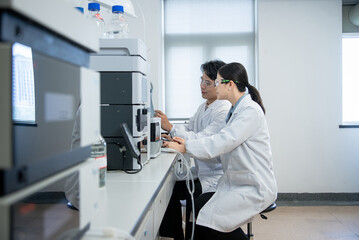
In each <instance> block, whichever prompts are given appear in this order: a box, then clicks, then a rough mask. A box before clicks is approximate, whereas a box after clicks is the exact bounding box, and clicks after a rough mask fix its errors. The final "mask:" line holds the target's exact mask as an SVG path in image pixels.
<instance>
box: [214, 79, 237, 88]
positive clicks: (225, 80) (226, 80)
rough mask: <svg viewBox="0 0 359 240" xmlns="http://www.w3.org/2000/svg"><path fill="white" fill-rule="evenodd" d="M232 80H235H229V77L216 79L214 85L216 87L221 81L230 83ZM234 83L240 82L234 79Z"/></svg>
mask: <svg viewBox="0 0 359 240" xmlns="http://www.w3.org/2000/svg"><path fill="white" fill-rule="evenodd" d="M230 81H233V80H228V79H216V80H215V81H214V86H215V87H218V85H219V83H229V82H230ZM233 82H234V83H239V82H238V81H233Z"/></svg>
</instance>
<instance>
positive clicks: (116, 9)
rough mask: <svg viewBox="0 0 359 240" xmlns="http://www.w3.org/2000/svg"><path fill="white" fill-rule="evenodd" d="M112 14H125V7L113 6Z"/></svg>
mask: <svg viewBox="0 0 359 240" xmlns="http://www.w3.org/2000/svg"><path fill="white" fill-rule="evenodd" d="M112 12H122V13H123V6H121V5H114V6H112Z"/></svg>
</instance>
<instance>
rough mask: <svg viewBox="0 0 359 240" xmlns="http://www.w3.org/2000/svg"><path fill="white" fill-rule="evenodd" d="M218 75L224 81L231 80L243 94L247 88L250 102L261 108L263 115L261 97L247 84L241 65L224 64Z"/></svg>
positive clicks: (234, 63)
mask: <svg viewBox="0 0 359 240" xmlns="http://www.w3.org/2000/svg"><path fill="white" fill-rule="evenodd" d="M218 73H219V74H220V75H221V76H222V77H223V78H224V79H228V80H232V81H233V82H235V83H236V86H237V88H238V90H239V91H240V92H245V91H246V87H247V88H248V92H249V94H250V95H251V98H252V100H253V101H255V102H256V103H258V104H259V106H260V107H261V108H262V110H263V113H265V108H264V106H263V101H262V98H261V95H260V94H259V91H258V90H257V89H256V88H255V87H254V86H252V85H250V84H249V82H248V75H247V71H246V69H245V68H244V66H243V65H242V64H240V63H236V62H233V63H229V64H226V65H224V66H223V67H221V68H220V69H219V70H218Z"/></svg>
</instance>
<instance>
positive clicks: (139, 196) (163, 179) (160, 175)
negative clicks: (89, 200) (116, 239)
mask: <svg viewBox="0 0 359 240" xmlns="http://www.w3.org/2000/svg"><path fill="white" fill-rule="evenodd" d="M175 157H176V154H175V153H164V152H163V153H161V154H160V155H159V156H158V157H156V158H154V159H151V160H149V162H148V163H147V164H146V165H145V166H144V167H143V169H142V170H141V171H140V172H139V173H137V174H127V173H124V172H122V171H111V172H107V180H106V186H105V187H104V188H103V189H101V190H100V199H99V206H98V210H97V211H96V216H95V217H94V218H93V220H92V221H91V227H90V231H89V232H88V233H87V234H85V236H84V237H83V239H86V240H92V239H100V236H95V234H91V232H93V230H97V229H103V228H107V227H111V228H115V229H120V230H122V231H124V232H126V233H129V234H131V235H132V236H134V237H135V239H156V237H157V235H158V230H159V227H160V224H161V221H162V218H163V216H164V213H165V211H166V208H167V205H168V202H169V200H170V197H171V194H172V190H173V186H174V184H175V175H174V173H173V165H174V159H175Z"/></svg>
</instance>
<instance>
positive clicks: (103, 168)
mask: <svg viewBox="0 0 359 240" xmlns="http://www.w3.org/2000/svg"><path fill="white" fill-rule="evenodd" d="M91 157H92V158H94V159H95V162H96V163H97V165H98V167H99V176H100V177H99V186H100V187H104V186H105V185H106V172H107V154H106V142H105V140H104V139H103V137H102V136H101V135H100V136H99V140H98V141H97V142H95V143H93V144H92V145H91Z"/></svg>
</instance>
